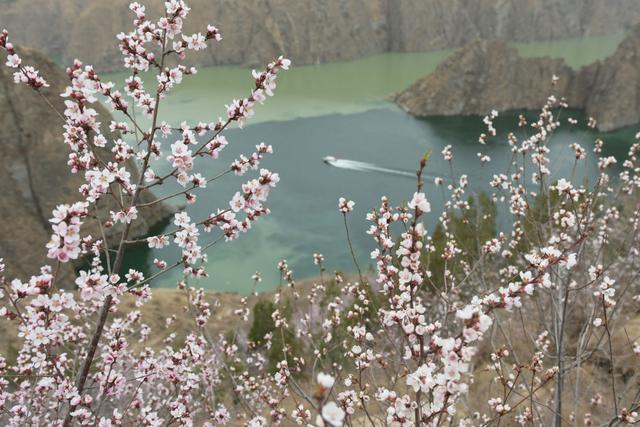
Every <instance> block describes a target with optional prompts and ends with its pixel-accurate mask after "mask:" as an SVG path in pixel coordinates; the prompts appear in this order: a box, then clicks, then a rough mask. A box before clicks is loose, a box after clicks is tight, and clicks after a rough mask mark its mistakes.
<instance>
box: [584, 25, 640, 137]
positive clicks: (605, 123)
mask: <svg viewBox="0 0 640 427" xmlns="http://www.w3.org/2000/svg"><path fill="white" fill-rule="evenodd" d="M580 76H581V77H582V78H583V80H587V81H588V80H591V82H592V84H591V87H589V88H588V89H589V90H588V92H587V94H588V97H587V99H586V100H585V102H584V104H583V105H584V108H585V109H586V111H587V114H589V115H590V116H592V117H594V118H595V119H596V120H597V121H598V128H599V129H601V130H604V131H609V130H613V129H616V128H619V127H622V126H628V125H632V124H635V123H638V122H640V25H639V26H637V27H636V28H635V29H634V31H633V32H632V33H631V34H630V35H629V37H627V38H626V39H625V40H624V41H623V42H622V43H620V46H619V47H618V49H617V50H616V52H615V53H614V54H613V55H612V56H610V57H609V58H607V59H605V60H604V61H602V62H597V63H595V64H592V65H591V66H590V68H589V67H585V68H583V69H582V70H581V71H580Z"/></svg>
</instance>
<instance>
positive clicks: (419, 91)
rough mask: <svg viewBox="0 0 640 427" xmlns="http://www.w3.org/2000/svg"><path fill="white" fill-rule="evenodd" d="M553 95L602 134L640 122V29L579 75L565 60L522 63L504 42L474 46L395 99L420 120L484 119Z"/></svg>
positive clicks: (533, 106) (538, 103)
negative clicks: (555, 78) (443, 117)
mask: <svg viewBox="0 0 640 427" xmlns="http://www.w3.org/2000/svg"><path fill="white" fill-rule="evenodd" d="M554 74H555V75H556V76H558V77H559V81H558V83H557V86H556V87H554V88H552V87H551V84H550V83H551V78H552V76H553V75H554ZM552 91H553V93H555V94H558V95H561V96H564V97H565V98H567V101H568V103H569V105H570V106H571V107H575V108H582V109H584V110H586V113H587V114H588V115H589V116H591V117H593V118H595V119H596V121H597V123H598V129H600V130H603V131H610V130H613V129H616V128H620V127H623V126H627V125H631V124H634V123H638V122H640V25H639V26H637V27H635V28H634V29H633V30H632V31H631V33H630V35H629V36H628V37H627V38H625V40H624V41H623V42H622V43H621V44H620V46H619V47H618V49H617V50H616V52H615V53H614V54H613V55H612V56H610V57H608V58H606V59H605V60H604V61H598V62H595V63H593V64H590V65H588V66H586V67H583V68H581V69H580V70H577V71H575V70H572V69H571V68H569V67H568V66H567V65H566V64H565V63H564V61H563V60H561V59H551V58H522V57H520V56H519V55H518V53H517V51H516V49H514V48H512V47H510V46H509V45H508V44H507V43H506V42H504V41H498V40H493V41H486V40H480V41H476V42H473V43H470V44H469V45H467V46H465V47H464V48H462V49H460V50H459V51H457V52H455V53H454V54H453V55H452V56H450V57H449V58H448V59H447V60H446V61H445V62H443V63H442V64H440V65H439V66H438V67H437V68H436V70H435V71H434V72H433V73H431V74H429V75H427V76H425V77H423V78H422V79H420V80H418V81H417V82H415V83H414V84H413V85H411V86H410V87H409V88H408V89H406V90H405V91H403V92H401V93H399V94H398V95H396V96H395V98H394V100H395V102H396V103H397V104H398V105H399V106H400V107H402V108H403V109H404V110H406V111H408V112H409V113H411V114H413V115H416V116H438V115H471V114H478V115H483V114H486V113H488V112H489V111H491V110H492V109H496V110H503V111H504V110H513V109H538V108H540V107H541V106H542V105H543V104H544V102H545V100H546V98H547V96H548V95H550V94H551V93H552Z"/></svg>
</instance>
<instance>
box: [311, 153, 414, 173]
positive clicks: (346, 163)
mask: <svg viewBox="0 0 640 427" xmlns="http://www.w3.org/2000/svg"><path fill="white" fill-rule="evenodd" d="M322 161H323V162H325V163H326V164H328V165H330V166H333V167H335V168H340V169H349V170H354V171H359V172H378V173H387V174H391V175H400V176H407V177H410V178H415V176H416V174H415V172H407V171H402V170H397V169H387V168H381V167H379V166H376V165H374V164H373V163H366V162H358V161H356V160H347V159H336V158H335V157H333V156H327V157H325V158H324V159H322Z"/></svg>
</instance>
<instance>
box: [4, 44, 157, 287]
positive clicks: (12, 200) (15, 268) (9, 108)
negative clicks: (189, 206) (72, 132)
mask: <svg viewBox="0 0 640 427" xmlns="http://www.w3.org/2000/svg"><path fill="white" fill-rule="evenodd" d="M20 55H21V56H22V57H23V61H24V63H25V64H33V65H35V66H36V67H37V68H38V69H39V70H40V73H41V75H42V76H43V77H45V79H47V81H48V82H49V84H50V85H51V87H49V88H44V89H43V90H42V94H43V95H44V96H45V97H46V98H47V99H48V100H49V101H50V102H51V103H52V104H53V106H55V107H56V109H57V110H58V111H63V110H64V104H63V99H62V98H61V97H60V95H59V94H60V93H62V91H63V89H64V87H65V86H66V84H67V81H68V79H67V76H66V75H65V73H64V72H63V71H62V70H60V69H59V68H58V67H57V66H56V65H55V64H53V63H52V62H51V61H49V60H47V59H46V58H45V57H44V56H43V55H42V54H39V53H37V52H35V51H32V50H28V49H20ZM12 71H13V70H11V69H8V68H7V67H1V68H0V194H2V203H0V218H2V220H1V221H0V258H4V261H5V264H6V266H7V272H8V276H9V277H19V278H22V279H24V278H28V277H29V276H30V275H32V274H34V273H37V272H38V269H39V267H40V266H41V265H44V264H51V265H53V264H54V261H53V260H50V259H47V258H46V248H45V244H46V243H47V242H48V241H49V238H50V236H51V225H50V223H49V218H51V211H52V210H53V208H55V206H56V205H58V204H61V203H73V202H77V201H80V200H82V196H81V195H80V193H79V192H78V187H79V186H80V185H81V184H82V183H83V182H84V177H83V176H82V175H80V174H78V175H74V174H72V173H71V172H70V171H69V169H68V168H67V160H68V154H69V149H68V147H67V146H66V145H65V144H64V143H63V139H62V131H63V128H62V125H63V121H62V119H61V118H60V117H59V116H58V115H57V114H56V112H55V111H53V110H52V109H51V108H50V107H48V106H47V105H46V103H45V101H44V99H42V97H41V95H39V94H38V93H36V92H34V91H32V90H31V89H29V88H26V87H23V86H22V85H16V84H15V83H14V82H13V73H12ZM96 110H97V111H98V113H99V114H100V116H101V121H102V123H103V124H105V125H107V124H108V123H109V121H110V117H109V113H108V112H107V111H106V110H105V109H104V108H102V107H101V106H98V107H97V108H96ZM107 132H108V130H107ZM129 170H133V171H135V166H133V165H131V164H130V165H129ZM144 198H145V199H146V200H147V201H151V200H152V196H150V195H149V194H148V193H147V194H145V195H144ZM98 206H99V208H100V217H101V218H103V219H105V218H108V214H109V210H114V209H115V206H114V205H111V203H109V202H108V201H107V200H106V199H105V200H104V201H101V202H100V203H99V205H98ZM141 214H142V215H141V217H142V218H141V219H142V220H141V221H139V223H138V224H136V225H135V229H134V233H135V234H136V235H141V234H144V233H146V232H147V231H148V229H149V227H150V226H151V225H153V224H155V223H157V222H159V221H161V220H162V219H163V218H164V217H166V215H167V214H168V210H167V209H166V208H165V207H163V206H160V207H159V208H158V209H157V210H156V209H148V210H145V211H143V212H141ZM81 232H82V235H83V236H84V235H86V234H91V235H92V236H93V237H94V238H96V239H97V238H100V236H101V233H100V230H99V228H98V225H97V223H96V222H95V221H94V220H91V219H87V220H86V221H85V223H84V224H83V226H82V228H81ZM118 232H119V230H118V229H108V230H106V234H107V239H108V240H113V239H115V238H116V237H117V236H116V235H117V234H119V233H118ZM62 273H63V281H64V283H60V282H59V284H61V285H62V286H67V287H70V286H71V284H72V283H73V281H72V280H71V278H72V277H73V273H74V272H73V268H72V266H71V265H70V264H65V265H63V270H62Z"/></svg>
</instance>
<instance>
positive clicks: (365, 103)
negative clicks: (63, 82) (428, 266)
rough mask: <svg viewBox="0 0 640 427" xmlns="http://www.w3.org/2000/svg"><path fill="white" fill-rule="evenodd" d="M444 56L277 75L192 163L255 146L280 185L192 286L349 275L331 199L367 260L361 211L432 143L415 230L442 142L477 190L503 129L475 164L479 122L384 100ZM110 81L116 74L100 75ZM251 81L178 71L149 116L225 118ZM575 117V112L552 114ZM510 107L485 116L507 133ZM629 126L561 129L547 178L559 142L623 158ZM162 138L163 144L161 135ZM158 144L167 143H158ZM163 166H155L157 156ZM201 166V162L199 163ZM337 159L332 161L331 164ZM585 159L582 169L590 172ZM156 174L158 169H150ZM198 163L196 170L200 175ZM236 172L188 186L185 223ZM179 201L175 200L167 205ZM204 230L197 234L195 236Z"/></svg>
mask: <svg viewBox="0 0 640 427" xmlns="http://www.w3.org/2000/svg"><path fill="white" fill-rule="evenodd" d="M622 38H623V35H614V36H607V37H597V38H586V39H572V40H560V41H552V42H541V43H529V44H519V45H517V46H516V47H517V48H518V49H519V51H520V52H521V53H522V54H523V55H525V56H545V55H548V56H553V57H563V58H565V59H566V60H567V62H568V63H569V65H571V66H572V67H580V66H582V65H586V64H588V63H590V62H592V61H594V60H597V59H601V58H604V57H606V56H608V55H609V54H611V53H613V51H614V50H615V48H616V46H617V44H618V43H619V42H620V41H621V40H622ZM450 53H451V51H438V52H429V53H411V54H384V55H377V56H374V57H369V58H364V59H360V60H356V61H350V62H342V63H333V64H323V65H313V66H300V67H296V66H295V64H294V67H293V68H292V70H290V71H288V72H286V73H282V74H281V75H280V76H279V78H278V88H277V90H276V96H275V97H274V98H272V99H269V100H268V101H267V102H266V103H265V105H263V106H258V107H257V108H256V116H255V118H252V119H251V120H250V121H249V122H248V123H247V125H246V126H245V128H244V129H231V130H230V131H228V132H227V133H226V136H227V138H228V140H229V141H230V145H229V146H228V147H227V148H226V149H225V151H224V152H223V155H222V157H221V160H218V161H205V162H202V160H200V162H201V168H202V169H200V170H201V171H202V172H206V174H207V175H211V174H214V173H216V171H221V170H223V169H224V168H225V167H226V166H227V165H228V164H229V163H230V162H231V160H233V159H234V158H235V157H236V156H237V155H238V154H240V153H250V152H251V150H252V148H253V146H254V145H255V144H257V143H260V142H262V141H264V142H265V143H267V144H271V145H273V147H274V150H275V153H274V154H273V155H272V156H269V157H267V158H265V160H264V162H263V164H262V166H263V167H266V168H268V169H270V170H273V171H275V172H278V173H279V174H280V177H281V182H280V184H279V185H278V187H277V188H276V189H275V190H274V191H273V192H272V193H271V195H270V198H269V201H268V207H269V208H270V209H271V211H272V212H271V215H269V216H268V217H265V218H261V219H260V220H259V221H258V222H257V223H256V224H255V225H254V227H253V229H252V230H251V231H250V232H249V233H246V234H243V235H242V236H241V237H240V238H239V239H238V240H236V241H233V242H229V243H221V244H219V245H216V246H214V247H212V248H211V249H210V250H209V251H208V254H209V267H208V271H209V273H210V277H209V278H207V279H201V280H198V281H193V279H191V280H192V282H193V283H192V284H194V285H195V286H201V287H204V288H206V289H211V290H219V291H236V292H248V291H249V290H250V289H251V287H252V280H251V276H252V274H254V272H256V271H260V272H261V273H262V275H263V278H264V280H263V282H262V283H261V284H260V287H259V289H258V290H269V289H273V288H274V287H276V286H277V285H278V284H279V274H278V271H277V269H276V264H277V263H278V261H279V260H280V259H286V260H287V262H288V264H289V266H290V268H291V269H292V270H293V272H294V277H296V278H298V279H302V278H307V277H313V276H316V275H317V274H318V270H317V267H316V266H314V264H313V259H312V255H313V253H314V252H319V253H322V254H324V256H325V259H326V265H327V270H328V271H329V272H332V271H334V270H338V271H347V272H351V271H354V266H353V263H352V261H351V258H350V254H349V251H348V247H347V242H346V236H345V232H344V226H343V224H342V217H341V215H340V214H339V213H338V212H337V208H336V206H337V200H338V197H340V196H346V197H349V198H351V199H353V200H354V201H355V202H356V209H355V212H354V213H353V214H352V215H351V216H350V217H349V220H350V228H351V235H352V238H353V244H354V247H355V249H356V253H357V256H358V260H359V263H360V264H361V266H364V267H369V266H370V264H371V263H370V261H369V259H368V254H369V253H370V251H371V250H372V249H373V247H374V246H373V241H372V240H371V239H370V237H369V236H368V235H367V234H366V233H365V230H366V228H367V223H366V220H365V215H366V213H367V212H368V211H370V210H371V209H372V208H374V207H376V205H378V204H379V200H380V196H382V195H387V196H389V197H390V198H391V200H392V201H393V202H394V203H400V202H402V201H405V200H407V198H409V197H410V196H411V194H413V191H414V187H415V180H414V179H413V178H412V177H410V176H409V175H410V174H411V173H412V171H414V170H415V168H416V167H417V164H418V159H419V158H420V156H421V155H422V154H423V153H424V152H425V151H426V150H428V149H431V150H433V153H434V155H433V159H432V161H431V162H430V163H429V165H428V167H427V170H426V180H427V187H426V191H427V193H428V196H429V198H430V199H431V202H432V208H433V213H432V214H431V215H430V216H429V217H428V218H427V225H428V226H433V225H434V224H435V221H436V220H437V215H438V213H439V211H440V210H441V208H442V196H441V194H440V193H439V191H438V190H436V189H435V187H434V186H433V185H432V182H433V177H434V176H443V177H447V176H449V170H448V166H447V164H446V163H444V162H443V161H441V156H440V151H441V150H442V148H443V147H444V146H445V145H448V144H451V145H453V150H454V153H455V171H456V173H467V174H469V175H470V178H471V182H473V184H472V191H479V190H481V189H483V188H484V187H483V186H482V184H481V183H482V182H486V181H487V180H488V179H489V177H490V176H491V175H492V174H493V173H494V172H495V171H502V170H504V166H505V165H506V164H507V163H508V161H509V157H510V155H509V152H508V149H507V147H506V138H504V134H499V136H498V138H495V139H494V141H493V142H491V143H490V144H489V145H488V146H487V147H486V149H485V150H484V151H485V152H487V153H488V154H489V155H490V156H491V157H492V159H493V161H492V162H491V163H490V164H489V166H486V167H485V168H482V169H481V168H479V162H478V160H477V156H476V153H477V152H478V151H479V146H478V143H477V137H478V135H479V134H480V133H481V132H483V131H484V130H485V129H484V125H483V123H482V120H481V118H479V117H447V118H444V117H439V118H430V119H417V118H414V117H411V116H409V115H407V114H406V113H404V112H402V111H401V110H399V109H398V108H396V107H395V106H394V105H393V104H392V103H391V102H389V101H388V98H389V96H390V95H391V94H393V93H394V92H397V91H399V90H402V89H404V88H405V87H407V86H408V85H409V84H411V83H412V82H413V81H415V80H416V79H418V78H420V77H422V76H423V75H425V74H427V73H429V72H431V71H433V70H434V69H435V67H436V66H437V65H438V64H439V63H440V62H442V60H443V59H444V58H446V57H447V56H448V55H449V54H450ZM109 77H110V78H112V79H113V80H114V81H116V82H118V81H121V80H122V78H123V75H111V76H109ZM251 84H252V79H251V76H250V73H249V70H246V69H244V68H242V67H232V66H223V67H211V68H204V69H200V70H199V73H198V74H197V75H196V76H190V77H187V78H185V82H184V83H183V84H182V85H181V86H179V87H178V88H177V89H175V90H174V91H173V92H172V93H171V94H170V96H169V97H168V99H167V100H166V101H165V102H164V103H163V104H162V106H161V110H160V116H161V118H162V119H164V120H167V121H169V122H171V123H174V124H179V123H180V122H181V121H182V120H188V121H190V122H197V121H207V122H209V121H213V120H215V119H217V117H218V116H223V115H224V113H225V109H224V104H225V103H228V102H229V101H230V100H231V99H233V98H237V97H241V96H243V95H245V94H246V93H247V90H248V88H249V87H250V86H251ZM562 114H564V115H565V116H564V117H565V118H568V117H569V116H572V117H575V118H579V119H582V122H584V115H583V114H582V113H581V112H580V111H568V112H563V113H562ZM516 123H517V114H515V113H504V114H501V115H500V117H499V118H498V120H497V122H496V127H497V128H498V130H499V131H500V129H502V130H505V131H507V130H513V129H515V128H516ZM633 133H634V132H633V131H632V130H631V129H622V130H619V131H616V132H611V133H607V134H600V133H598V132H595V131H592V130H589V129H587V128H586V127H584V126H578V127H577V129H576V127H572V128H571V130H569V127H568V126H566V127H565V129H564V130H561V131H560V132H558V133H557V134H556V135H555V137H554V139H553V141H552V145H554V146H556V147H557V148H558V149H556V150H555V151H554V156H553V157H552V165H551V169H552V171H553V174H554V176H555V177H560V176H566V175H568V174H569V173H570V172H571V167H572V162H571V161H566V160H567V159H570V158H571V153H570V149H569V147H568V144H570V143H571V142H580V143H582V144H583V146H585V147H589V146H590V144H591V143H592V142H593V140H594V139H595V138H598V137H599V138H602V139H603V140H604V141H605V143H606V145H605V147H606V148H605V150H606V151H607V152H608V153H611V154H614V155H616V156H623V155H624V154H625V153H626V151H627V149H628V146H629V143H630V142H631V140H632V136H633ZM169 141H171V140H169ZM164 145H165V146H167V147H168V145H169V142H165V144H164ZM326 156H333V157H335V158H337V159H339V161H338V162H337V163H335V162H334V166H331V165H328V164H326V163H325V162H323V158H325V157H326ZM164 163H165V164H166V162H164ZM205 163H206V165H205ZM336 166H338V167H336ZM594 168H595V165H591V171H592V173H595V169H594ZM154 169H155V170H156V171H162V167H155V168H154ZM205 169H206V171H205ZM246 179H248V177H247V176H245V177H242V178H238V177H226V178H224V179H223V180H221V181H217V182H216V183H213V185H210V186H209V187H207V188H206V189H204V190H200V191H198V192H196V195H197V196H198V203H196V204H195V205H193V206H188V207H187V210H188V212H189V214H190V215H191V217H192V218H193V219H202V218H204V217H206V216H207V215H208V213H209V212H212V211H215V209H217V208H226V207H227V201H228V200H229V199H230V197H231V196H232V195H233V193H234V192H235V191H236V190H237V189H238V188H239V185H240V184H241V182H243V181H244V180H246ZM176 189H177V187H175V186H168V187H166V188H162V189H161V190H159V191H158V192H157V195H159V196H162V195H164V194H169V193H171V192H173V191H175V190H176ZM176 202H178V203H184V199H180V200H177V201H176ZM173 228H174V226H173V225H172V224H163V225H161V226H158V227H156V230H155V232H157V233H161V232H162V231H163V229H167V230H168V229H173ZM212 237H213V236H210V235H206V234H204V235H202V236H201V240H202V241H203V242H206V241H208V240H209V239H211V238H212ZM178 255H179V251H178V250H177V248H175V247H169V248H164V249H160V250H150V249H148V248H146V246H145V245H140V246H139V247H134V248H132V249H131V251H130V252H129V253H128V255H127V256H126V262H125V264H126V265H125V268H128V267H129V266H131V267H134V266H135V267H137V268H140V265H144V268H143V271H144V273H145V274H147V275H148V274H153V272H154V271H155V269H154V267H153V266H152V261H153V259H154V258H161V259H165V260H166V261H167V262H169V263H172V262H173V261H175V260H176V258H177V256H178ZM180 278H181V274H180V272H179V271H177V270H176V271H173V272H171V273H169V274H167V275H165V276H163V277H161V278H158V279H157V280H156V281H155V283H154V284H153V285H154V286H159V287H172V286H175V284H176V282H177V281H178V280H180Z"/></svg>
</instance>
